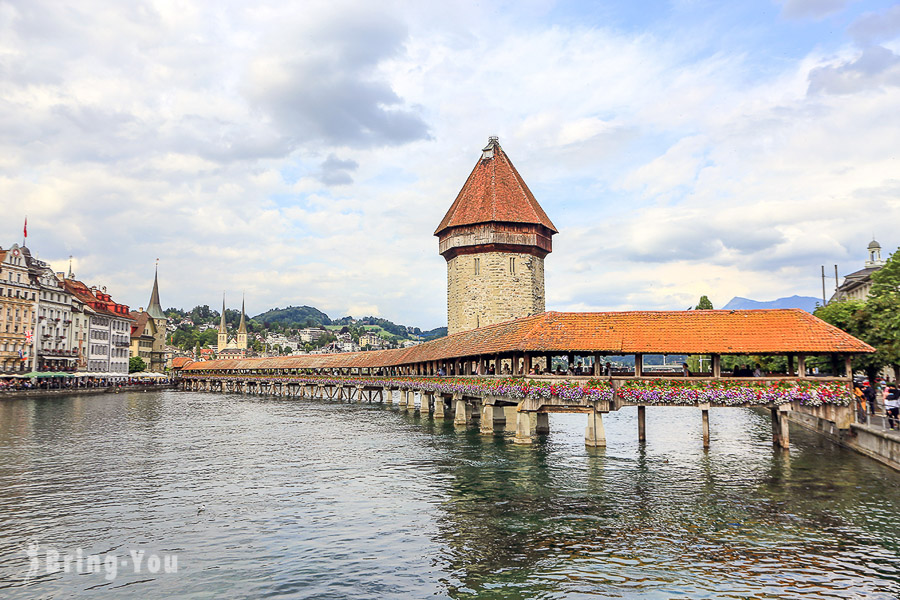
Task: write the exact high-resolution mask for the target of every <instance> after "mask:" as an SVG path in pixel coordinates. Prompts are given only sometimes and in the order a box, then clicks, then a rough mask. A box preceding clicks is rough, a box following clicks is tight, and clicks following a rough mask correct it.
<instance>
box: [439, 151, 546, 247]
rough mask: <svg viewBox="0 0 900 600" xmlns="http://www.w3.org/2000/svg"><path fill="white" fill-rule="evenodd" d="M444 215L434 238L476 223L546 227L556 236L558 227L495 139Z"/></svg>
mask: <svg viewBox="0 0 900 600" xmlns="http://www.w3.org/2000/svg"><path fill="white" fill-rule="evenodd" d="M489 149H491V150H492V155H491V156H490V157H489V158H484V157H482V158H481V159H479V160H478V163H477V164H476V165H475V168H474V169H472V173H471V174H470V175H469V178H468V179H467V180H466V183H465V184H464V185H463V187H462V189H461V190H460V191H459V194H458V195H457V196H456V200H454V202H453V204H452V205H451V206H450V210H448V211H447V214H446V215H444V218H443V220H441V224H440V225H438V228H437V229H436V230H435V232H434V235H439V234H440V233H441V232H442V231H444V230H445V229H448V228H451V227H460V226H464V225H474V224H476V223H490V222H500V223H529V224H535V225H543V226H544V227H546V228H547V229H549V230H550V231H552V232H553V233H557V230H556V227H554V226H553V223H552V222H551V221H550V218H549V217H548V216H547V214H546V213H545V212H544V209H542V208H541V205H540V204H538V201H537V200H536V199H535V197H534V194H532V193H531V190H529V189H528V186H527V185H525V181H524V180H523V179H522V176H521V175H519V172H518V171H517V170H516V168H515V167H514V166H513V164H512V162H511V161H510V160H509V157H508V156H507V155H506V152H504V151H503V148H501V147H500V143H499V142H497V141H496V140H495V139H494V138H492V139H491V141H490V142H488V147H487V148H485V150H484V152H485V154H487V151H488V150H489Z"/></svg>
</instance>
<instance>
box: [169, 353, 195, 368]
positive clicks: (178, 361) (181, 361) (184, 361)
mask: <svg viewBox="0 0 900 600" xmlns="http://www.w3.org/2000/svg"><path fill="white" fill-rule="evenodd" d="M192 362H194V359H193V358H190V357H189V356H176V357H175V358H173V359H172V368H173V369H181V368H184V367H185V366H187V365H189V364H191V363H192Z"/></svg>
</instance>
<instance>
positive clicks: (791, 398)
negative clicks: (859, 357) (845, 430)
mask: <svg viewBox="0 0 900 600" xmlns="http://www.w3.org/2000/svg"><path fill="white" fill-rule="evenodd" d="M618 393H619V397H620V398H622V400H624V401H625V402H629V403H632V404H669V405H694V404H717V405H720V406H723V405H724V406H754V405H766V404H775V405H780V404H789V403H791V402H799V403H800V404H801V405H803V406H822V405H823V404H831V405H834V406H849V405H850V399H851V396H850V390H849V389H848V388H847V385H846V384H842V383H838V382H824V383H820V382H814V381H760V382H759V383H756V382H747V381H722V380H719V381H708V380H706V381H689V380H687V381H678V380H671V379H669V380H646V379H645V380H639V379H635V380H626V381H624V382H622V385H621V386H620V387H619V390H618Z"/></svg>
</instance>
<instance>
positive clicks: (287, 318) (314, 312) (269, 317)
mask: <svg viewBox="0 0 900 600" xmlns="http://www.w3.org/2000/svg"><path fill="white" fill-rule="evenodd" d="M253 320H255V321H257V322H259V323H279V324H281V325H287V326H291V327H297V328H300V327H314V326H317V325H331V319H330V318H329V317H328V315H326V314H325V313H323V312H322V311H321V310H319V309H318V308H314V307H312V306H288V307H287V308H273V309H271V310H267V311H266V312H264V313H261V314H258V315H256V316H255V317H253Z"/></svg>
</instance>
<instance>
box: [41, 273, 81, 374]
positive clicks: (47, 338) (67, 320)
mask: <svg viewBox="0 0 900 600" xmlns="http://www.w3.org/2000/svg"><path fill="white" fill-rule="evenodd" d="M30 262H31V265H30V266H31V270H32V274H33V277H34V281H35V282H36V283H37V287H38V302H37V305H36V310H37V320H38V323H37V327H36V328H35V332H36V336H37V337H36V339H35V344H34V347H35V348H36V349H37V367H36V368H35V370H36V371H75V368H76V366H77V362H78V353H77V351H73V350H72V346H71V336H70V329H71V327H72V294H70V293H69V292H68V291H66V289H65V286H64V285H63V281H62V280H61V277H63V273H58V274H57V273H54V272H53V270H52V269H51V268H50V266H49V265H47V263H45V262H43V261H40V260H37V259H34V258H32V259H31V261H30Z"/></svg>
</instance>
